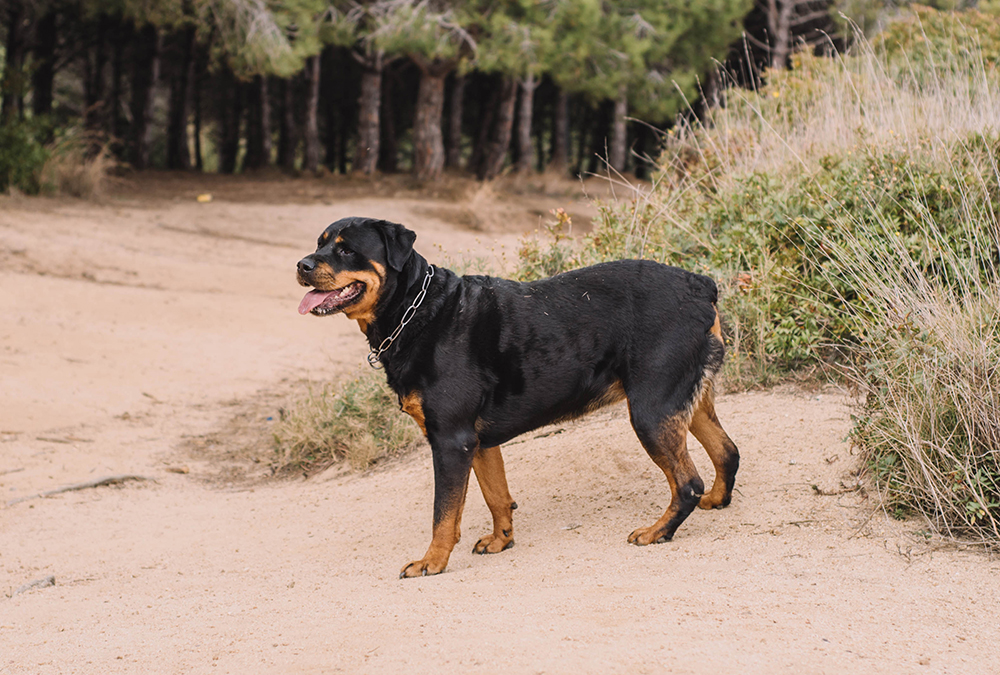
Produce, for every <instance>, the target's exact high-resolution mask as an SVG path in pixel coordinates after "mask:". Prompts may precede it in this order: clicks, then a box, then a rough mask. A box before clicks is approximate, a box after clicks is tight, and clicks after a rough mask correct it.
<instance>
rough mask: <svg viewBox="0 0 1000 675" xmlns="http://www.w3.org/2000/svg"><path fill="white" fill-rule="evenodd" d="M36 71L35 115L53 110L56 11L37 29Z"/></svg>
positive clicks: (34, 76) (33, 80) (32, 105)
mask: <svg viewBox="0 0 1000 675" xmlns="http://www.w3.org/2000/svg"><path fill="white" fill-rule="evenodd" d="M34 60H35V72H34V73H33V74H32V78H31V79H32V85H31V89H32V92H33V99H32V103H31V109H32V112H33V113H34V114H35V116H39V115H48V114H49V113H50V112H52V83H53V81H54V80H55V73H56V70H55V66H56V12H55V10H49V11H48V12H47V13H46V14H45V16H43V17H42V19H41V20H40V21H39V22H38V27H37V28H36V29H35V48H34Z"/></svg>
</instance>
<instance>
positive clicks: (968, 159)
mask: <svg viewBox="0 0 1000 675" xmlns="http://www.w3.org/2000/svg"><path fill="white" fill-rule="evenodd" d="M921 11H924V10H921ZM977 44H978V43H977V42H975V41H972V39H971V38H968V39H966V40H965V41H964V42H962V43H961V44H960V45H959V47H960V48H959V49H956V50H954V51H953V53H952V54H951V55H950V56H949V55H947V54H944V53H942V54H941V55H940V59H941V61H934V60H931V59H928V60H927V61H925V62H923V63H922V64H921V65H920V66H919V68H912V69H909V70H906V69H902V68H898V67H893V66H892V65H891V62H889V63H887V62H886V61H885V60H883V59H882V57H880V56H879V55H878V53H877V52H876V51H875V50H873V49H871V48H870V46H869V45H868V44H867V43H861V44H860V45H859V54H858V55H857V56H853V57H847V58H845V59H843V60H842V61H840V62H833V61H824V62H818V61H816V60H814V59H812V58H810V57H804V56H799V57H797V59H796V69H795V70H793V71H792V72H790V73H772V74H770V75H769V86H768V87H767V88H765V89H764V90H762V91H761V92H758V93H751V94H749V95H747V96H745V97H743V98H740V99H736V100H732V101H731V102H730V105H729V106H728V107H727V109H726V110H724V111H719V112H718V114H717V115H716V117H715V118H714V120H713V121H714V126H713V127H711V128H696V129H689V130H685V129H681V132H680V134H679V135H674V134H672V135H670V136H669V137H668V138H667V139H666V142H665V152H664V154H663V156H662V158H661V171H660V173H659V175H658V176H657V177H656V180H655V183H654V185H653V186H652V189H651V190H649V191H641V190H636V191H635V192H634V193H632V198H631V199H630V200H628V201H624V200H622V201H618V202H612V203H608V204H603V205H601V210H600V218H599V221H598V224H597V227H596V228H595V229H594V231H593V232H592V233H590V234H589V235H587V236H585V237H583V238H581V240H580V241H578V242H570V241H567V240H566V239H565V238H557V240H556V241H554V242H552V243H547V244H542V243H540V242H538V241H537V240H536V241H533V242H527V243H526V244H525V246H524V248H523V250H522V267H521V274H522V276H523V277H524V278H534V277H537V276H542V275H545V274H550V273H552V272H555V271H561V270H563V269H568V268H570V267H575V266H578V265H585V264H590V263H593V262H597V261H600V260H609V259H615V258H630V257H645V258H652V259H656V260H661V261H664V262H667V263H672V264H676V265H679V266H682V267H685V268H688V269H691V270H694V271H699V272H704V273H706V274H709V275H711V276H713V277H715V278H716V279H717V280H718V281H719V282H720V287H721V291H722V295H721V299H720V311H721V313H722V315H723V332H724V336H725V338H726V342H727V345H728V347H729V359H728V360H727V366H726V370H725V371H724V376H725V377H726V381H727V383H728V384H729V385H730V386H731V385H732V384H736V385H747V384H754V383H762V384H767V383H769V382H771V381H773V380H774V378H775V377H776V376H780V375H781V374H783V373H790V372H794V371H799V370H801V369H802V368H813V369H815V368H817V367H822V368H824V369H830V368H832V369H834V370H835V371H836V372H838V373H841V374H842V375H843V376H846V377H848V378H849V379H850V380H852V381H853V382H854V383H855V384H856V385H857V388H858V390H859V391H860V392H861V394H862V403H861V404H860V406H859V411H858V414H857V415H856V416H855V417H854V429H853V431H852V440H853V441H854V443H855V445H856V446H857V448H858V450H859V454H860V457H861V459H862V461H863V463H864V464H865V466H866V467H867V468H868V470H869V475H870V477H871V479H872V481H873V482H874V483H875V486H876V487H877V488H878V489H879V490H880V492H881V493H882V494H883V495H884V500H885V504H886V506H887V509H888V510H889V511H890V512H892V513H893V514H894V515H898V516H903V515H905V514H908V513H920V514H923V515H924V516H925V517H926V518H928V520H930V521H931V522H932V523H933V524H934V525H935V526H936V527H937V528H938V530H939V531H941V532H943V533H945V534H947V535H950V536H960V537H972V538H976V539H978V540H980V541H983V542H987V543H990V544H997V543H1000V367H998V366H997V364H998V363H1000V223H998V216H997V213H996V211H995V204H996V203H997V201H998V199H1000V174H998V172H997V170H996V167H997V166H998V165H1000V135H998V133H997V131H996V129H995V127H994V126H993V120H995V114H996V113H995V97H994V94H993V93H992V92H995V91H996V85H997V81H996V72H995V69H992V66H991V65H990V64H989V62H988V61H987V56H986V55H983V54H981V53H980V52H978V51H977V49H978V47H977ZM903 57H904V58H903V60H906V61H907V62H909V63H915V62H916V60H915V59H914V58H913V57H912V54H904V55H903ZM991 69H992V70H991ZM734 98H735V97H734ZM779 133H780V134H782V135H781V136H778V134H779Z"/></svg>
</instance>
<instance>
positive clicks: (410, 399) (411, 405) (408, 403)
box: [399, 390, 427, 436]
mask: <svg viewBox="0 0 1000 675" xmlns="http://www.w3.org/2000/svg"><path fill="white" fill-rule="evenodd" d="M399 409H400V410H402V411H403V412H405V413H406V414H407V415H409V416H410V417H412V418H413V419H414V421H415V422H416V423H417V426H418V427H420V432H421V433H422V434H423V435H424V436H426V435H427V426H426V422H425V420H424V398H423V396H422V395H421V394H420V392H419V391H416V390H413V391H411V392H410V393H409V394H407V395H406V396H404V397H403V400H402V401H400V404H399Z"/></svg>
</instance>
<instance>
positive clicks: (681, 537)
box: [0, 180, 1000, 674]
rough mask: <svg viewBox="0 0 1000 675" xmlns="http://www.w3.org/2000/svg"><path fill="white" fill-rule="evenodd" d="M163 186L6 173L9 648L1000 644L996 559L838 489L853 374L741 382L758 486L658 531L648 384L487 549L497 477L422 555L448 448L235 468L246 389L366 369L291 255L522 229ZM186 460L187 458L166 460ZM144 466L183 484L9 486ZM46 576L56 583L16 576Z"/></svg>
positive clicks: (817, 663) (646, 648) (359, 201)
mask: <svg viewBox="0 0 1000 675" xmlns="http://www.w3.org/2000/svg"><path fill="white" fill-rule="evenodd" d="M293 185H299V184H298V183H295V184H293ZM154 187H156V189H155V190H153V189H149V188H150V186H149V185H140V186H139V187H137V188H135V189H133V190H132V191H131V192H129V191H124V192H123V193H122V194H120V195H119V196H117V197H116V198H114V199H111V200H109V202H108V203H106V204H103V205H93V204H85V203H79V202H72V201H60V200H18V199H10V198H0V317H2V318H0V381H2V386H0V590H2V591H3V595H2V596H0V673H12V674H13V673H70V672H72V673H117V672H130V673H131V672H178V673H179V672H184V673H190V672H193V673H202V672H232V673H256V672H260V673H273V672H295V673H311V672H317V673H318V672H399V671H401V670H403V669H404V668H405V669H407V670H408V671H414V672H427V673H431V672H434V673H437V672H457V671H459V670H461V671H473V672H484V673H490V672H514V673H522V672H525V673H542V672H550V673H570V672H594V673H608V672H621V673H643V672H654V673H655V672H674V673H704V672H719V671H722V672H748V673H765V672H767V673H773V672H809V673H843V672H858V673H860V672H865V673H870V672H875V673H883V672H884V673H890V672H891V673H898V672H927V673H983V672H991V671H995V669H996V664H997V663H1000V646H998V645H1000V626H998V623H1000V622H997V620H996V617H997V616H1000V561H997V560H995V559H990V558H989V557H987V556H985V555H983V554H980V553H974V552H970V551H961V550H955V549H952V548H947V549H938V548H935V547H934V546H933V545H930V544H927V543H923V542H922V540H921V538H920V536H919V534H918V533H919V531H920V530H922V529H923V525H922V524H921V523H918V522H903V523H898V522H894V521H891V520H887V519H886V518H885V517H884V516H883V515H882V514H881V513H880V512H875V513H873V509H874V504H873V503H872V502H871V500H865V499H863V497H862V496H861V495H859V494H858V493H856V492H845V493H843V494H839V495H835V496H819V495H817V494H816V492H815V491H814V490H813V488H812V486H813V485H817V486H819V487H820V488H822V489H823V490H827V491H834V492H835V491H839V490H841V489H842V487H841V483H845V484H847V485H848V486H850V485H851V484H852V480H853V479H852V478H851V476H850V471H851V469H852V468H854V464H853V461H854V460H853V458H852V457H851V455H850V452H849V448H848V447H847V446H846V445H845V443H844V440H843V439H844V436H845V434H846V431H847V429H848V425H849V420H848V415H849V411H848V410H847V408H846V407H845V404H846V399H845V398H844V397H843V396H842V395H840V394H838V393H837V392H833V391H826V392H815V393H809V394H807V393H802V392H794V391H783V390H781V391H775V392H765V393H751V394H733V395H727V396H723V397H721V398H720V400H719V405H718V408H719V414H720V418H721V419H722V421H723V424H724V425H725V426H726V428H727V430H728V431H729V433H730V434H731V435H732V436H733V438H734V440H736V442H737V443H738V444H739V445H740V449H741V453H742V457H743V463H742V467H741V470H740V475H739V478H738V480H737V487H738V492H737V494H736V496H735V498H734V501H733V504H732V506H731V507H730V508H728V509H725V510H723V511H718V512H712V513H706V512H701V511H699V512H696V513H695V514H694V515H693V516H692V517H691V518H690V519H689V520H688V521H687V522H686V523H685V525H684V526H683V527H682V528H681V530H680V531H679V532H678V535H677V536H676V537H675V540H674V541H673V542H672V543H669V544H664V545H659V546H650V547H645V548H637V547H633V546H628V545H627V544H625V537H626V535H627V534H628V533H629V532H630V531H631V530H632V529H634V528H635V527H637V526H639V525H647V524H649V523H650V522H652V521H653V520H655V519H656V517H657V516H658V515H659V513H660V512H662V509H663V507H664V506H665V503H666V501H667V487H666V483H665V481H664V479H663V476H662V474H661V473H660V472H659V470H658V469H656V467H655V466H654V465H653V464H652V462H650V461H649V459H648V458H647V457H646V456H645V453H644V452H643V451H642V449H641V447H640V446H639V444H638V442H637V441H636V439H635V437H634V436H633V434H632V432H631V429H630V427H629V425H628V420H627V416H626V413H625V411H624V409H623V408H620V407H619V408H611V409H607V410H605V411H602V412H600V413H598V414H596V415H593V416H591V417H588V418H585V419H584V420H581V421H579V422H576V423H573V424H567V425H561V426H560V427H557V428H549V429H546V430H543V432H540V433H536V434H529V435H528V436H526V437H523V438H522V439H518V440H517V441H515V442H513V443H511V444H509V445H508V446H506V447H505V449H504V455H505V459H506V463H507V472H508V478H509V482H510V485H511V491H512V493H513V495H514V497H515V499H516V500H517V501H518V504H519V505H520V508H519V509H518V511H517V512H516V513H515V539H516V542H517V545H516V546H515V547H514V548H512V549H511V550H509V551H506V552H504V553H502V554H499V555H495V556H485V557H480V556H474V555H472V554H471V552H470V549H471V547H472V544H473V542H475V541H476V539H477V538H478V537H479V536H480V535H481V534H483V533H485V532H486V531H488V530H489V529H490V528H491V525H490V518H489V513H488V511H487V509H486V507H485V504H484V503H483V500H482V497H481V496H480V495H479V491H478V487H476V486H475V481H472V487H471V488H470V494H469V500H468V507H467V509H466V516H465V519H464V533H465V536H464V538H463V540H462V542H461V543H460V544H459V546H458V548H457V549H456V551H455V553H454V554H453V556H452V559H451V562H450V565H449V568H448V571H447V573H445V574H443V575H440V576H437V577H428V578H424V579H414V580H408V581H400V580H398V579H396V575H397V574H398V571H399V569H400V567H401V566H402V565H403V564H404V563H405V562H407V561H409V560H411V559H414V558H417V557H419V556H420V555H421V554H422V553H423V551H424V549H425V548H426V545H427V542H428V539H429V535H430V520H431V497H432V483H433V481H432V474H431V469H430V457H429V452H428V451H427V449H426V448H424V449H423V450H422V451H419V452H417V453H416V454H414V455H411V456H409V457H406V458H404V459H402V460H397V461H394V462H391V463H389V464H387V465H385V466H383V467H380V468H378V469H376V470H373V471H371V472H369V473H367V474H353V473H349V472H346V471H344V470H342V469H339V468H336V467H335V468H334V469H331V470H329V471H327V472H326V473H324V474H321V475H319V476H315V477H312V478H310V479H308V480H295V481H287V480H286V481H273V480H272V481H263V480H248V479H245V478H243V479H239V480H235V479H231V478H228V476H230V475H231V474H230V473H227V471H228V470H229V469H230V468H231V467H230V466H228V465H225V464H226V462H223V461H222V460H220V457H222V456H224V454H225V450H226V447H225V438H224V436H223V437H221V438H222V441H221V442H222V446H223V447H221V448H209V449H206V450H205V451H204V452H199V451H197V450H193V449H192V448H202V447H204V445H205V444H204V443H202V444H201V445H199V444H197V443H195V444H192V439H195V440H197V439H204V438H206V437H208V436H206V435H208V434H211V438H213V439H216V440H218V439H219V438H220V434H219V431H220V430H224V429H225V428H226V424H227V422H228V421H229V420H230V419H231V418H232V417H233V415H234V414H235V413H236V412H238V411H241V410H245V409H246V406H247V404H248V402H256V403H255V405H256V408H254V410H258V411H263V412H261V413H260V414H266V413H267V411H268V410H269V409H270V408H268V406H270V405H272V402H271V401H272V398H273V397H274V396H275V394H274V392H276V391H278V392H287V391H292V390H294V389H295V387H300V388H301V386H302V385H301V384H300V382H301V381H312V382H325V381H329V380H332V379H336V378H337V377H341V376H344V375H347V374H350V373H352V372H354V370H355V369H356V368H358V367H359V364H361V363H363V356H364V353H365V351H366V345H365V344H364V340H363V338H362V336H361V335H360V334H359V333H358V330H357V327H356V325H355V324H353V323H351V322H348V321H346V320H344V319H343V318H342V317H336V318H333V319H329V320H321V319H315V318H313V317H305V318H303V317H299V316H298V315H297V314H296V313H295V308H296V306H297V304H298V301H299V299H300V297H301V295H302V292H301V290H300V288H299V287H298V286H297V285H296V284H295V282H294V278H293V275H292V270H293V266H294V263H295V261H296V260H298V258H299V257H301V255H303V254H304V253H306V252H308V250H309V249H310V247H311V246H312V243H313V241H314V239H315V237H316V235H317V234H318V233H319V232H320V231H321V229H322V227H323V226H325V225H326V224H327V223H328V222H330V221H332V220H334V219H336V218H339V217H342V216H346V215H359V214H370V215H378V216H379V217H385V218H388V219H392V220H398V221H400V222H403V223H406V224H407V225H409V226H411V227H412V228H414V229H415V230H416V231H417V232H418V235H419V238H418V241H417V248H418V249H419V250H421V252H423V253H424V254H425V255H427V256H428V257H429V258H430V259H431V260H432V261H441V260H442V259H444V260H445V261H446V262H447V261H448V260H451V261H455V260H460V259H461V258H462V256H463V255H465V252H468V251H472V252H473V253H472V255H482V256H487V257H493V256H496V257H497V259H498V260H499V256H500V255H501V254H502V253H504V252H506V255H507V258H508V259H509V258H510V257H512V256H513V255H514V252H515V250H516V246H517V242H518V230H517V228H516V227H510V226H508V227H497V228H495V229H494V230H493V231H492V232H489V233H483V232H473V231H470V230H468V229H467V228H465V227H463V226H462V225H461V224H458V225H456V224H455V223H454V222H449V220H448V217H449V214H451V215H452V216H454V215H455V214H458V213H460V212H461V213H467V210H465V211H463V210H462V209H461V208H459V207H460V206H461V204H458V203H457V200H456V199H455V198H454V197H449V196H448V195H444V196H439V197H438V198H434V199H432V198H419V197H417V196H414V195H412V194H409V193H408V194H404V195H395V196H393V195H381V196H378V197H365V196H363V195H359V194H355V192H351V193H349V194H343V193H341V194H337V193H333V194H331V192H330V191H329V190H325V189H322V188H321V187H316V184H315V183H309V182H307V183H305V190H306V192H305V193H303V194H295V193H294V192H290V193H288V194H285V193H286V192H288V191H287V190H286V188H287V185H286V184H285V183H278V184H276V185H270V186H269V185H261V186H251V187H250V188H247V187H246V184H243V185H242V186H240V185H235V186H234V185H230V184H226V183H221V182H220V183H215V184H213V186H212V187H213V188H214V189H213V191H217V192H219V193H220V194H222V196H223V198H221V199H217V200H216V201H214V202H212V203H210V204H198V203H196V202H195V201H194V199H193V196H194V194H196V193H197V191H199V189H203V188H201V186H196V185H193V184H191V182H190V181H188V182H185V181H183V180H180V181H170V180H165V181H161V182H160V183H158V184H157V185H156V186H154ZM297 189H299V188H296V190H297ZM227 190H228V192H227ZM268 190H270V192H268ZM258 193H260V194H258ZM248 195H249V197H248ZM517 200H520V201H518V205H517V206H512V205H511V202H512V201H517ZM560 200H561V201H563V202H565V204H560V203H559V202H560ZM503 201H504V206H503V208H504V209H506V210H505V211H504V213H505V214H506V215H505V216H504V218H503V219H502V220H509V219H511V218H513V217H514V216H516V215H517V214H518V213H520V219H521V220H522V221H523V222H524V223H526V224H527V227H526V228H525V229H530V228H531V227H533V226H534V225H535V224H536V223H537V213H538V212H544V211H545V210H547V209H548V208H551V207H552V206H558V205H565V206H567V208H573V209H576V210H577V211H584V212H585V211H586V209H587V207H586V206H585V205H581V204H580V203H579V202H577V201H575V200H574V199H573V198H570V197H562V198H555V199H554V198H548V197H547V198H545V199H542V198H540V197H531V196H523V195H522V196H520V197H509V198H507V199H506V200H503ZM543 202H544V203H543ZM496 204H497V202H494V203H493V208H499V207H498V206H497V205H496ZM488 208H490V205H489V203H487V204H486V205H485V206H484V205H483V204H477V205H476V209H479V210H480V211H482V210H483V209H488ZM435 214H436V215H435ZM438 245H440V246H438ZM494 248H495V249H496V250H491V249H494ZM460 252H462V253H460ZM499 264H500V263H499V262H498V265H499ZM269 397H271V398H269ZM275 400H277V399H275ZM273 405H274V406H276V405H277V403H273ZM272 412H273V410H272ZM553 431H557V432H558V433H551V432H553ZM692 449H693V454H694V456H695V461H696V462H697V463H698V466H699V469H700V470H701V472H702V475H703V477H705V478H706V479H710V477H711V469H710V465H709V463H708V461H707V458H706V457H705V455H704V453H703V452H701V450H700V449H699V448H698V447H697V444H696V443H695V442H694V441H693V439H692ZM227 461H228V460H227ZM229 463H230V464H231V463H232V462H229ZM179 466H186V467H189V468H190V470H191V473H189V474H187V475H181V474H176V473H171V472H170V471H169V469H170V468H175V467H179ZM247 471H249V473H250V474H251V475H252V476H256V475H257V474H259V473H262V469H260V468H259V467H255V466H253V465H249V466H248V467H247ZM118 473H134V474H141V475H144V476H148V477H150V478H152V479H155V482H153V481H149V482H143V483H129V484H126V485H124V486H121V487H104V488H96V489H89V490H84V491H79V492H71V493H66V494H62V495H59V496H55V497H50V498H44V499H29V500H26V501H21V502H18V503H14V504H11V505H9V506H4V505H6V504H7V503H8V502H9V501H12V500H16V499H19V498H23V497H28V496H31V495H33V494H36V493H38V492H40V491H43V490H47V489H51V488H54V487H58V486H60V485H65V484H69V483H75V482H79V481H82V480H89V479H93V478H97V477H100V476H103V475H110V474H118ZM48 575H53V576H55V578H56V585H55V586H54V587H49V588H39V589H35V590H31V591H28V592H25V593H21V594H17V595H14V596H13V597H11V598H7V597H6V596H7V595H12V594H13V593H14V592H15V591H16V590H17V589H18V588H19V587H21V586H22V585H24V584H26V583H29V582H31V581H33V580H36V579H40V578H43V577H46V576H48Z"/></svg>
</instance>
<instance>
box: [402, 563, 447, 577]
mask: <svg viewBox="0 0 1000 675" xmlns="http://www.w3.org/2000/svg"><path fill="white" fill-rule="evenodd" d="M446 566H447V562H446V563H445V564H440V563H435V562H434V561H432V560H427V559H426V558H424V559H422V560H414V561H413V562H411V563H410V564H408V565H406V566H405V567H404V568H403V571H402V572H400V573H399V578H400V579H412V578H413V577H428V576H430V575H432V574H441V573H442V572H444V568H445V567H446Z"/></svg>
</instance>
